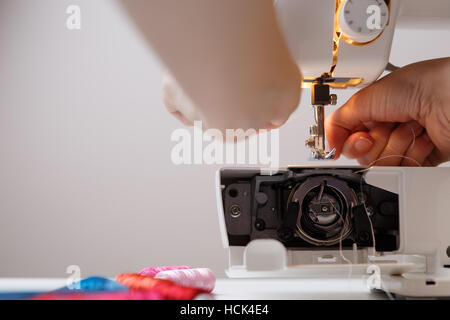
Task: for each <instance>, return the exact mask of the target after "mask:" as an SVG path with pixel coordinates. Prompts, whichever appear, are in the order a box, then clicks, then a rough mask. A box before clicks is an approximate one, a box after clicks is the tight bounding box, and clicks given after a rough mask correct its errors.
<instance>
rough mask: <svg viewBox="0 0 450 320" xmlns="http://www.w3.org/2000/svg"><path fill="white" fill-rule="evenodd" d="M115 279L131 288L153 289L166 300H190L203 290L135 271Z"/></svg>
mask: <svg viewBox="0 0 450 320" xmlns="http://www.w3.org/2000/svg"><path fill="white" fill-rule="evenodd" d="M116 281H117V282H118V283H120V284H123V285H124V286H127V287H128V288H130V289H131V290H154V291H156V292H158V293H159V294H160V295H161V296H163V297H164V299H167V300H192V299H194V298H195V297H196V296H197V295H198V294H200V293H205V291H204V290H201V289H197V288H189V287H184V286H180V285H178V284H176V283H174V282H173V281H171V280H166V279H156V278H153V277H148V276H143V275H140V274H137V273H122V274H119V275H118V276H117V277H116Z"/></svg>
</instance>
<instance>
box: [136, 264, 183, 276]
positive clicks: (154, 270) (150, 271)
mask: <svg viewBox="0 0 450 320" xmlns="http://www.w3.org/2000/svg"><path fill="white" fill-rule="evenodd" d="M181 269H191V267H189V266H167V267H150V268H145V269H142V270H141V271H140V272H139V274H140V275H141V276H147V277H154V276H156V275H157V274H158V273H159V272H162V271H167V270H181Z"/></svg>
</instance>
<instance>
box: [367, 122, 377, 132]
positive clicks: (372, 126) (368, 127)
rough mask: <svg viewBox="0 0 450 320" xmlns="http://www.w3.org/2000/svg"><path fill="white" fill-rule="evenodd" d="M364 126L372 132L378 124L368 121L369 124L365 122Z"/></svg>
mask: <svg viewBox="0 0 450 320" xmlns="http://www.w3.org/2000/svg"><path fill="white" fill-rule="evenodd" d="M364 125H365V126H366V128H367V129H369V130H372V129H373V128H374V127H375V125H376V124H375V122H373V121H367V122H364Z"/></svg>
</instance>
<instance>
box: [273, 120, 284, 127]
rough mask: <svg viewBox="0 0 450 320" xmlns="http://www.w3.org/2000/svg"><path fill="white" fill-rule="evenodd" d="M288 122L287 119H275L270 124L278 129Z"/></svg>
mask: <svg viewBox="0 0 450 320" xmlns="http://www.w3.org/2000/svg"><path fill="white" fill-rule="evenodd" d="M285 122H286V119H274V120H271V121H270V124H271V125H273V126H275V127H276V128H278V127H281V126H282V125H283V124H284V123H285Z"/></svg>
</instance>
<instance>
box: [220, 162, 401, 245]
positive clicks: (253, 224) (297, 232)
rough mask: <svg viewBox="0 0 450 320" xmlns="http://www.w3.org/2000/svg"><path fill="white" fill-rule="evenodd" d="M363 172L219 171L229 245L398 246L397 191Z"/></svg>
mask: <svg viewBox="0 0 450 320" xmlns="http://www.w3.org/2000/svg"><path fill="white" fill-rule="evenodd" d="M366 172H367V170H365V168H361V167H344V168H339V167H336V168H330V167H326V168H308V167H291V168H287V169H284V170H280V171H278V173H277V174H275V175H270V176H269V175H263V174H261V172H260V171H259V170H256V169H223V170H222V171H221V184H222V205H223V208H224V210H223V215H224V217H223V218H224V221H225V227H226V232H227V237H228V242H229V245H230V246H246V245H247V244H248V243H249V242H250V241H252V240H255V239H274V240H278V241H280V242H282V243H283V244H284V246H285V247H287V248H290V249H299V250H301V249H305V250H306V249H307V250H330V249H338V248H339V247H341V248H344V249H346V248H347V249H349V248H352V247H354V245H356V246H357V247H358V248H364V247H372V246H373V245H374V242H375V249H376V250H377V251H383V252H392V251H395V250H398V248H399V237H400V236H399V199H398V194H396V193H394V192H390V191H388V190H384V189H382V188H379V187H376V186H373V185H370V184H368V183H367V182H366V180H365V178H364V177H365V174H366ZM232 190H233V191H232ZM230 191H232V192H230ZM230 193H231V194H230ZM236 212H239V214H238V215H237V214H236Z"/></svg>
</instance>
